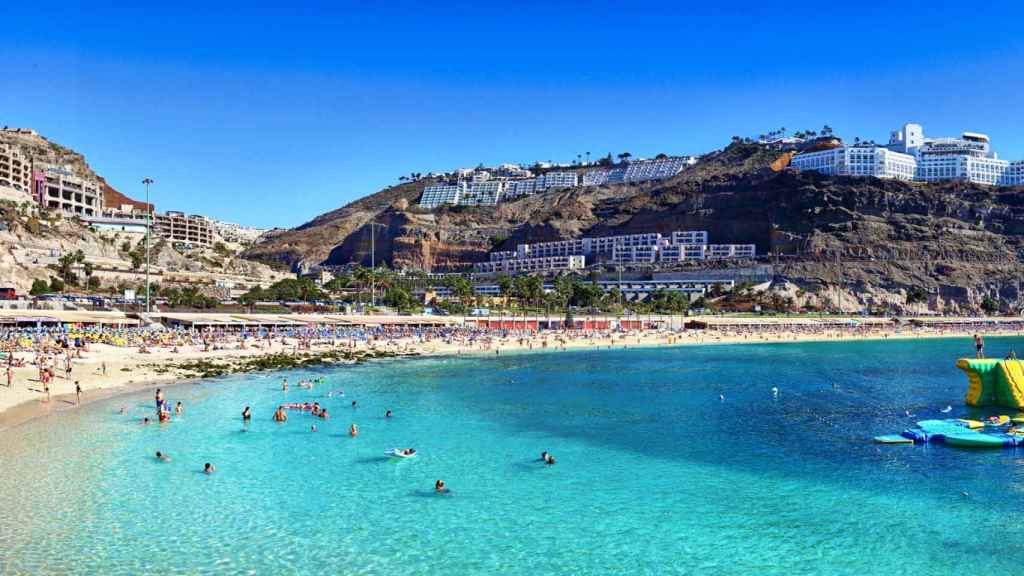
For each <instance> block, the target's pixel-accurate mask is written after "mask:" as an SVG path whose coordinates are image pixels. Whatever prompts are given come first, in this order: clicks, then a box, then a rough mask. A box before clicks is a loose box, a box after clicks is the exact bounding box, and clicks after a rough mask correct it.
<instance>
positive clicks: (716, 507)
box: [0, 339, 1024, 575]
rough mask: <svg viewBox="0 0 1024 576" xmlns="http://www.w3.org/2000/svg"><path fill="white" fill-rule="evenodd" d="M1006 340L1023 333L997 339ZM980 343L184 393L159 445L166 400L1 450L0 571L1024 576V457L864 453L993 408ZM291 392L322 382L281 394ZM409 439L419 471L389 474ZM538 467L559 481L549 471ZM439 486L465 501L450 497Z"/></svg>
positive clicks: (417, 372)
mask: <svg viewBox="0 0 1024 576" xmlns="http://www.w3.org/2000/svg"><path fill="white" fill-rule="evenodd" d="M1010 347H1016V348H1017V349H1019V350H1024V340H1014V339H992V340H991V341H990V342H989V343H988V348H989V349H990V350H991V353H993V354H999V355H1002V354H1004V353H1005V351H1006V350H1008V349H1009V348H1010ZM970 348H971V343H970V342H969V341H967V342H965V341H960V340H956V341H954V340H941V341H928V342H867V343H824V344H806V345H748V346H715V347H685V348H673V349H650V350H616V351H599V352H595V351H587V352H559V353H547V354H518V355H502V356H501V357H497V358H494V357H488V358H479V357H478V358H468V357H462V358H430V359H410V360H396V361H388V362H381V363H374V364H366V365H360V366H352V367H343V368H337V369H330V370H322V371H294V372H287V373H278V374H273V375H256V376H253V375H249V376H244V377H232V378H228V379H224V380H220V381H216V382H205V383H201V384H196V385H191V384H186V385H182V386H177V387H173V388H170V389H169V390H168V398H169V400H171V401H172V402H175V401H178V400H180V401H182V402H183V403H184V405H185V407H186V414H185V416H184V418H182V419H178V420H175V421H174V422H172V423H170V424H168V425H164V426H158V425H152V426H148V427H143V426H140V425H139V420H140V418H141V417H142V416H143V415H145V414H149V413H150V412H151V406H152V390H147V391H145V392H140V393H137V394H132V395H128V396H122V397H119V398H114V399H111V400H107V401H102V402H98V403H95V404H92V405H89V406H86V407H83V408H81V409H70V410H67V411H65V412H64V413H63V414H60V415H58V416H53V417H48V418H44V419H40V420H36V421H32V422H29V423H27V424H25V425H22V426H19V427H16V428H13V429H11V430H7V431H6V432H3V433H2V436H0V439H2V442H0V466H2V473H0V515H2V518H3V520H2V521H0V543H2V544H0V573H3V574H198V573H208V574H623V573H649V574H706V573H711V572H714V573H719V574H746V575H749V574H787V575H793V574H949V573H952V572H954V571H963V570H983V571H991V570H995V571H1003V572H1009V571H1011V570H1014V571H1015V570H1016V569H1017V568H1018V567H1019V566H1020V565H1021V562H1022V560H1024V538H1022V537H1024V525H1022V524H1021V523H1020V522H1019V517H1018V514H1019V512H1020V510H1021V509H1022V508H1024V449H1011V450H1005V451H1004V450H996V451H963V450H956V449H952V448H947V447H942V446H932V447H921V446H916V447H903V446H877V445H875V444H872V443H871V442H870V438H871V436H873V435H875V434H882V433H895V432H898V431H900V430H902V429H903V428H905V427H907V426H908V425H909V424H911V422H912V421H913V420H915V419H922V418H929V417H938V416H940V415H939V414H938V410H939V409H940V408H943V407H945V406H946V405H949V404H952V405H953V407H954V411H953V414H952V416H968V415H969V416H980V415H985V414H990V413H994V412H995V411H981V410H973V409H968V408H967V407H965V406H964V405H963V401H962V399H963V395H964V391H965V387H966V379H965V378H964V376H963V375H962V374H961V373H960V372H959V371H958V370H956V369H955V368H954V361H955V359H956V358H957V357H958V355H962V354H965V353H969V352H970ZM285 376H287V377H288V379H289V381H290V382H292V383H293V384H294V383H295V382H296V381H298V380H299V379H301V378H304V377H307V378H308V377H315V376H316V377H318V376H324V377H325V378H326V380H327V384H326V385H322V386H319V387H318V388H317V389H316V390H314V391H313V392H312V393H310V392H308V391H305V390H299V389H295V388H294V387H293V388H292V390H291V391H289V392H288V393H283V392H281V391H280V390H279V385H280V379H281V378H282V377H285ZM833 384H835V387H833ZM773 386H776V387H778V388H779V390H780V394H779V396H778V398H773V396H772V394H771V388H772V387H773ZM339 389H344V391H345V394H346V395H345V397H344V398H340V397H337V396H336V397H334V398H324V397H322V396H323V395H324V394H325V393H326V392H328V391H331V390H339ZM719 394H722V395H724V397H725V399H724V401H723V400H720V399H719ZM306 399H310V400H314V399H315V400H319V401H320V402H321V404H325V405H326V406H327V407H328V408H329V410H330V414H331V419H330V420H328V421H327V422H321V421H316V420H315V419H313V418H312V417H310V416H308V415H307V414H302V413H295V412H292V413H290V416H291V419H290V421H289V422H288V423H287V424H283V425H279V424H275V423H274V422H272V421H271V413H272V411H273V408H274V407H275V406H276V405H277V404H278V403H280V402H283V401H302V400H306ZM353 399H355V400H357V401H358V408H356V409H352V408H351V407H350V402H351V401H352V400H353ZM246 404H248V405H251V406H252V407H253V410H254V420H253V422H252V424H251V425H250V426H249V427H248V430H247V431H243V426H242V422H241V419H240V417H239V413H240V412H241V410H242V407H243V406H244V405H246ZM121 406H127V407H129V409H130V412H131V415H130V416H121V415H118V413H117V411H118V409H119V408H120V407H121ZM386 409H391V410H393V411H394V414H395V416H394V418H393V419H390V420H386V419H385V418H384V417H383V414H384V411H385V410H386ZM905 410H910V411H911V412H912V413H914V414H915V415H916V417H915V418H908V417H907V416H906V415H905V414H904V411H905ZM314 422H315V423H316V424H318V426H319V431H318V432H316V433H312V432H310V424H312V423H314ZM352 422H356V423H357V424H358V425H359V427H360V431H361V434H360V436H359V438H356V439H351V438H349V437H348V436H347V428H348V425H349V424H350V423H352ZM406 446H412V447H415V448H416V449H417V450H418V451H419V453H420V455H419V456H418V457H417V458H414V459H411V460H404V461H395V460H393V459H389V458H387V457H385V456H384V452H385V450H387V449H390V448H393V447H406ZM156 450H162V451H165V452H167V453H169V454H170V455H171V456H172V457H173V461H172V462H169V463H158V462H157V461H156V460H155V459H154V458H153V454H154V452H155V451H156ZM544 450H547V451H550V452H552V453H553V454H554V455H555V457H556V458H557V460H558V463H557V464H556V465H555V466H552V467H546V466H544V465H542V464H540V463H539V462H538V461H537V459H538V457H539V455H540V453H541V451H544ZM207 461H208V462H212V463H214V464H215V465H216V466H217V468H218V472H217V473H216V474H215V475H213V476H205V475H203V474H202V473H201V472H200V471H201V469H202V465H203V463H204V462H207ZM439 478H440V479H444V480H445V481H446V482H447V484H448V486H449V487H450V488H451V490H452V494H451V495H450V496H438V495H435V494H434V493H433V484H434V481H435V480H437V479H439Z"/></svg>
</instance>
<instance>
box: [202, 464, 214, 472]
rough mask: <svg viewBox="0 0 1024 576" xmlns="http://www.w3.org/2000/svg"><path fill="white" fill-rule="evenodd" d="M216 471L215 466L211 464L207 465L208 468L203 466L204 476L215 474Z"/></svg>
mask: <svg viewBox="0 0 1024 576" xmlns="http://www.w3.org/2000/svg"><path fill="white" fill-rule="evenodd" d="M216 471H217V469H216V468H214V467H213V464H210V463H209V462H207V463H206V466H203V474H213V473H214V472H216Z"/></svg>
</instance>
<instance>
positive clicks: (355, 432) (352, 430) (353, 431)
mask: <svg viewBox="0 0 1024 576" xmlns="http://www.w3.org/2000/svg"><path fill="white" fill-rule="evenodd" d="M348 435H349V436H351V437H353V438H355V437H356V436H359V426H356V425H355V424H352V425H351V426H349V427H348Z"/></svg>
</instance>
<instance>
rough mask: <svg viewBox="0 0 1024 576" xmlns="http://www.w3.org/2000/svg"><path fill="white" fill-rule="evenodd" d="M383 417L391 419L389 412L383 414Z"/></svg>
mask: <svg viewBox="0 0 1024 576" xmlns="http://www.w3.org/2000/svg"><path fill="white" fill-rule="evenodd" d="M384 417H385V418H391V410H388V411H387V412H385V413H384Z"/></svg>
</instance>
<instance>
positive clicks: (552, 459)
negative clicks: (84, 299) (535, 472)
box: [544, 452, 555, 466]
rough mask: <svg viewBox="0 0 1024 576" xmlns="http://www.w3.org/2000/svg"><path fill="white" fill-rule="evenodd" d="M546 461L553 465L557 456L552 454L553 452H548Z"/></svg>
mask: <svg viewBox="0 0 1024 576" xmlns="http://www.w3.org/2000/svg"><path fill="white" fill-rule="evenodd" d="M545 454H547V452H545ZM544 463H545V464H547V465H548V466H551V465H552V464H554V463H555V457H554V456H552V455H551V454H547V457H546V458H544Z"/></svg>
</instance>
